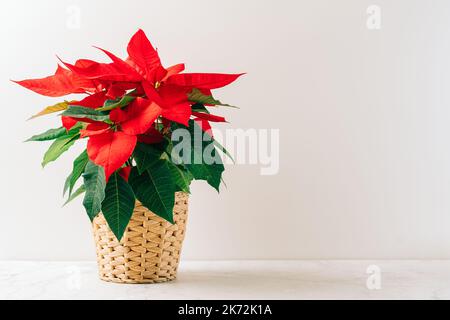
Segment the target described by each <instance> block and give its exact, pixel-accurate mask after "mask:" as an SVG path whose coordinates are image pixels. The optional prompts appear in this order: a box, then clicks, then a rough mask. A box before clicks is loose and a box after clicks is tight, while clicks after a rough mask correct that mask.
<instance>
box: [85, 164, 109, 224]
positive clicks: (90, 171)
mask: <svg viewBox="0 0 450 320" xmlns="http://www.w3.org/2000/svg"><path fill="white" fill-rule="evenodd" d="M83 180H84V185H85V187H86V195H85V196H84V200H83V205H84V207H85V208H86V212H87V214H88V216H89V218H90V219H91V221H92V220H94V218H95V217H96V216H97V215H98V213H99V212H100V211H101V209H102V202H103V199H105V187H106V178H105V170H104V169H103V167H100V166H97V165H95V164H94V163H93V162H91V161H89V162H88V163H87V165H86V169H85V171H84V174H83Z"/></svg>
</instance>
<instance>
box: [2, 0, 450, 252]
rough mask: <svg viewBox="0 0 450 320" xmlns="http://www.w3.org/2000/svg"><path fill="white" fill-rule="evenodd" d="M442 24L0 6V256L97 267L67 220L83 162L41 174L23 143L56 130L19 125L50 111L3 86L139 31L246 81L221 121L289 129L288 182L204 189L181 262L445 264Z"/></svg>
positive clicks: (447, 215) (446, 97) (269, 4)
mask: <svg viewBox="0 0 450 320" xmlns="http://www.w3.org/2000/svg"><path fill="white" fill-rule="evenodd" d="M373 4H374V5H378V6H379V8H380V9H381V29H379V30H370V29H368V27H367V19H368V15H367V12H366V10H367V8H368V7H369V6H370V5H373ZM78 9H79V10H80V20H79V23H80V24H79V28H78V26H77V21H76V20H77V19H75V20H73V17H74V16H73V14H74V13H75V14H76V11H77V10H78ZM449 17H450V3H449V2H448V1H437V0H436V1H433V5H432V6H431V5H430V4H429V1H425V0H423V1H410V0H403V1H381V0H378V1H376V2H374V1H362V0H354V1H350V0H346V1H332V0H329V1H325V0H319V1H318V0H314V1H312V0H311V1H298V0H290V1H288V0H284V1H280V0H271V1H269V0H264V1H262V0H258V1H257V0H246V1H242V0H227V1H224V0H222V1H215V0H191V1H181V0H180V1H168V0H164V1H138V0H134V1H133V0H127V1H105V0H101V1H99V0H96V1H81V0H71V1H61V0H58V1H56V0H54V1H49V0H45V1H44V0H40V1H31V0H30V1H24V0H14V1H12V0H8V1H2V3H1V5H0V35H1V42H2V44H1V50H0V97H1V101H2V105H1V107H0V108H1V116H2V118H1V119H2V121H1V125H0V133H1V157H0V164H1V165H0V168H1V177H2V180H1V183H0V195H1V202H0V225H1V231H0V259H39V260H46V259H51V260H76V259H93V258H94V245H93V240H92V237H91V231H90V225H89V220H88V218H87V216H86V215H85V213H84V209H83V207H82V204H81V199H80V200H79V201H75V202H74V203H73V204H72V205H70V206H68V207H65V208H61V205H62V203H63V200H62V194H61V193H62V185H63V183H64V179H65V177H66V175H67V174H68V172H69V171H70V168H71V162H72V161H71V159H72V157H73V156H74V155H76V154H77V152H78V150H72V151H71V152H69V153H67V154H66V155H64V156H63V157H62V158H61V159H60V160H59V161H58V162H56V163H52V164H50V165H49V166H48V167H47V168H46V169H45V170H42V169H41V167H40V162H41V158H42V155H43V153H44V151H45V150H46V148H47V146H46V145H45V144H39V143H37V144H24V143H22V142H21V141H23V140H25V139H26V138H28V137H29V136H31V135H32V134H35V133H38V132H42V131H44V130H45V129H46V128H48V127H54V126H56V125H57V124H58V121H57V118H56V117H52V116H51V117H49V118H46V119H37V120H34V121H29V122H26V121H25V119H27V118H28V117H29V116H30V115H31V114H33V113H35V112H37V111H39V110H40V109H41V108H42V107H43V106H46V105H49V104H51V103H53V102H56V100H54V99H49V98H46V97H42V96H38V95H36V94H33V93H32V92H28V91H26V90H24V89H22V88H21V87H19V86H17V85H15V84H13V83H11V82H9V79H23V78H27V77H40V76H45V75H48V74H50V73H51V72H53V71H54V69H55V67H56V57H55V54H58V55H60V56H61V57H63V58H64V59H65V60H68V61H73V60H74V59H76V58H78V57H90V58H100V57H102V55H100V54H99V53H98V52H96V50H95V49H93V48H91V47H90V45H93V44H95V45H99V46H102V47H104V48H107V49H110V50H111V51H113V52H115V53H117V54H119V55H121V56H124V55H125V48H126V44H127V41H128V39H129V38H130V36H131V35H132V34H133V33H134V32H135V31H136V30H137V29H138V28H139V27H141V28H143V29H144V30H145V31H146V33H147V34H148V35H149V37H150V38H151V40H152V42H153V43H154V44H155V45H156V46H157V47H158V48H160V50H159V51H160V55H161V57H162V60H163V62H165V64H166V65H170V64H174V63H179V62H185V63H186V65H187V69H188V71H194V72H195V71H202V72H214V71H216V72H248V75H246V76H245V77H244V78H242V79H241V80H239V81H238V82H237V83H236V84H234V85H231V86H229V87H227V88H224V89H221V90H220V91H217V94H216V95H217V97H218V98H221V99H222V100H224V101H226V102H230V103H234V104H237V105H239V106H240V107H241V109H240V110H224V111H223V112H222V114H223V115H226V116H227V117H228V119H229V120H230V121H231V124H229V125H227V126H228V127H230V128H244V129H247V128H256V129H270V128H278V129H280V171H279V174H278V175H274V176H261V175H260V174H259V167H258V166H256V165H236V166H228V167H227V172H226V175H225V179H226V182H227V185H228V188H227V189H223V191H222V193H221V194H220V195H217V193H216V192H215V191H214V190H212V189H211V188H209V187H208V186H206V185H205V184H203V183H201V182H198V183H195V185H194V187H193V195H192V197H191V205H190V217H189V225H188V232H187V238H186V241H185V246H184V252H183V255H184V258H185V259H308V258H341V259H345V258H450V151H449V150H450V139H449V137H450V91H449V90H448V88H450V62H449V61H450V41H449V39H450V21H449ZM224 127H225V126H222V127H221V128H224ZM80 147H81V146H79V148H80Z"/></svg>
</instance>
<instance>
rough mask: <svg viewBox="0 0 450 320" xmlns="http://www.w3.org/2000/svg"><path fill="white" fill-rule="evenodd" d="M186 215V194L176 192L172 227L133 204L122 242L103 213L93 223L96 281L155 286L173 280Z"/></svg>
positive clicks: (138, 203)
mask: <svg viewBox="0 0 450 320" xmlns="http://www.w3.org/2000/svg"><path fill="white" fill-rule="evenodd" d="M187 213H188V194H186V193H183V192H177V193H176V194H175V206H174V209H173V218H174V221H175V224H173V225H172V224H170V223H169V222H167V221H166V220H164V219H162V218H160V217H158V216H157V215H155V214H154V213H153V212H151V211H150V210H148V209H147V208H145V207H144V206H142V204H141V203H140V202H139V201H137V202H136V207H135V209H134V212H133V216H132V217H131V220H130V223H129V224H128V227H127V229H126V231H125V233H124V236H123V238H122V240H121V241H120V242H119V241H117V239H116V237H115V236H114V234H113V233H112V231H111V229H110V228H109V227H108V224H107V223H106V220H105V218H104V217H103V214H99V215H98V216H97V217H96V218H95V219H94V222H93V229H94V239H95V243H96V247H97V262H98V268H99V275H100V279H101V280H104V281H109V282H116V283H157V282H165V281H170V280H173V279H175V278H176V276H177V269H178V262H179V259H180V252H181V246H182V244H183V240H184V234H185V229H186V219H187Z"/></svg>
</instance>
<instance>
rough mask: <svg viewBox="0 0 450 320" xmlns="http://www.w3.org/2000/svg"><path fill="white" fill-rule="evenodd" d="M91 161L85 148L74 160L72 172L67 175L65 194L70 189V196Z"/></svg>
mask: <svg viewBox="0 0 450 320" xmlns="http://www.w3.org/2000/svg"><path fill="white" fill-rule="evenodd" d="M88 161H89V158H88V154H87V151H86V150H84V151H83V153H81V154H80V155H79V156H78V157H77V158H76V159H75V161H74V162H73V169H72V173H71V174H70V175H69V176H68V177H67V179H66V183H65V185H64V194H66V192H67V190H69V196H70V195H71V194H72V190H73V187H74V186H75V183H76V182H77V181H78V179H79V178H80V177H81V175H82V174H83V171H84V169H85V168H86V165H87V163H88Z"/></svg>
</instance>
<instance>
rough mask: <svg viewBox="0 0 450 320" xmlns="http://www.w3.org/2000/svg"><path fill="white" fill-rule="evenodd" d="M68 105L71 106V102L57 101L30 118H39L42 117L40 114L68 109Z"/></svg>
mask: <svg viewBox="0 0 450 320" xmlns="http://www.w3.org/2000/svg"><path fill="white" fill-rule="evenodd" d="M68 106H69V102H67V101H64V102H60V103H57V104H55V105H52V106H48V107H46V108H44V109H43V110H42V111H41V112H39V113H37V114H35V115H34V116H31V117H30V118H29V119H28V120H31V119H34V118H37V117H40V116H43V115H46V114H50V113H55V112H58V111H62V110H66V109H67V107H68Z"/></svg>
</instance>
